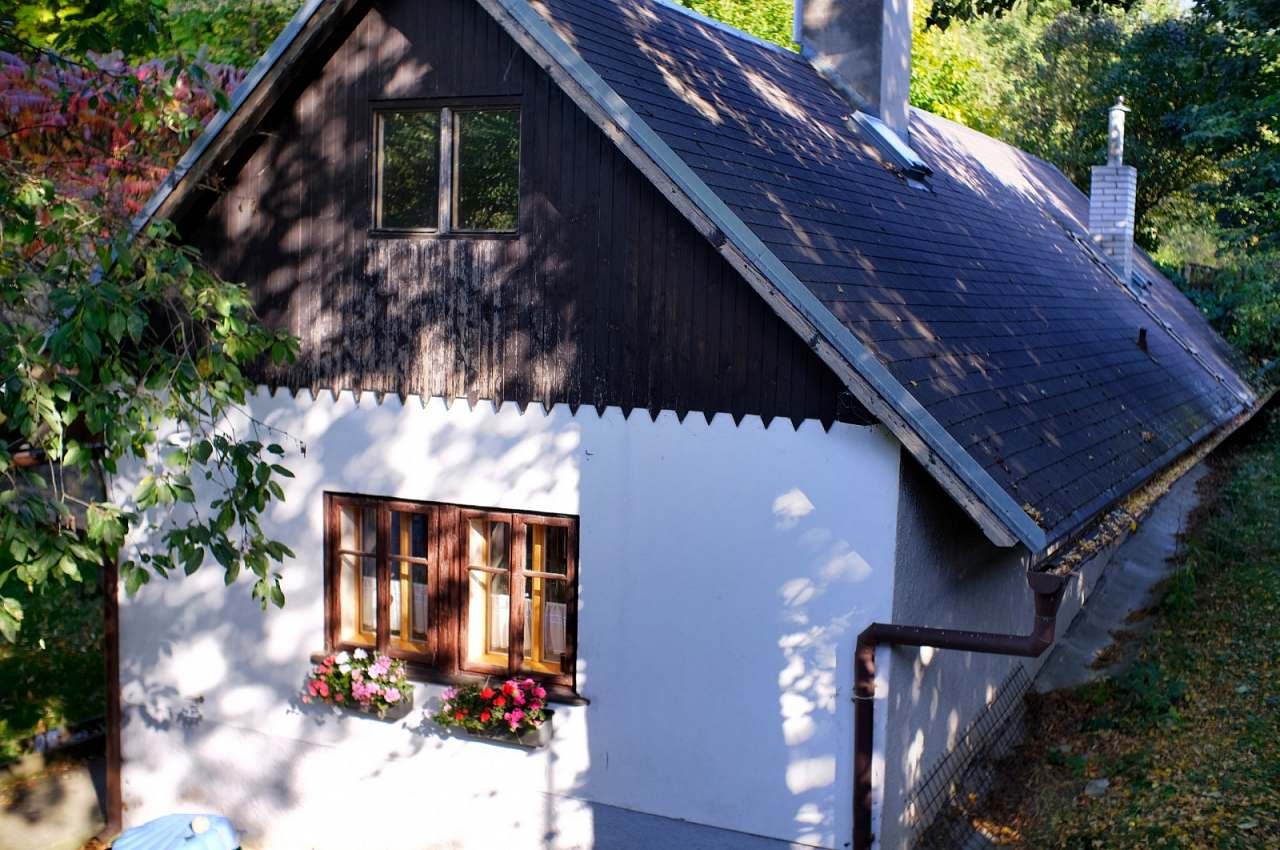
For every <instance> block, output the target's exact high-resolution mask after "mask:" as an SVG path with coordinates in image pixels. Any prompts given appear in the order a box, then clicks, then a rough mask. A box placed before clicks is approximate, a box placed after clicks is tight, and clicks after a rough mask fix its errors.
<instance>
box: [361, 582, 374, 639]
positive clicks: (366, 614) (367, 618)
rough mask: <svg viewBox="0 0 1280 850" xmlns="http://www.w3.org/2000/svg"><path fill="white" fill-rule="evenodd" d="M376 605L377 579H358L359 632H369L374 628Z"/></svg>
mask: <svg viewBox="0 0 1280 850" xmlns="http://www.w3.org/2000/svg"><path fill="white" fill-rule="evenodd" d="M377 604H378V577H377V576H370V575H365V576H361V578H360V631H362V632H371V631H373V630H374V629H375V628H376V624H377V620H376V619H375V618H374V610H375V606H376V605H377Z"/></svg>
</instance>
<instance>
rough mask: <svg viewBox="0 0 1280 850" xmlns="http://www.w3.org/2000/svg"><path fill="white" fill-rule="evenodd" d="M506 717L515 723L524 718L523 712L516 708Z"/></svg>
mask: <svg viewBox="0 0 1280 850" xmlns="http://www.w3.org/2000/svg"><path fill="white" fill-rule="evenodd" d="M507 719H508V720H510V721H513V722H515V723H519V722H520V721H521V720H524V712H523V711H521V710H520V709H518V708H517V709H516V710H515V711H513V712H511V713H510V714H509V715H507Z"/></svg>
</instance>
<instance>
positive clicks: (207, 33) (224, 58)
mask: <svg viewBox="0 0 1280 850" xmlns="http://www.w3.org/2000/svg"><path fill="white" fill-rule="evenodd" d="M301 5H302V2H301V0H234V2H228V0H171V2H170V4H169V11H168V15H167V16H166V20H167V28H168V40H169V41H170V42H171V44H172V48H171V49H170V50H169V52H170V53H171V54H173V53H176V52H181V53H185V54H187V55H200V56H202V57H203V58H205V59H207V60H208V61H210V62H217V63H222V64H227V65H234V66H235V67H237V68H248V67H250V66H252V65H253V64H254V63H255V62H257V61H258V59H259V58H260V57H261V56H262V55H263V54H264V53H266V52H267V48H269V47H270V46H271V42H273V41H274V40H275V38H276V36H277V35H279V34H280V31H281V30H283V29H284V27H285V24H287V23H289V19H290V18H292V17H293V15H294V13H295V12H297V11H298V7H299V6H301Z"/></svg>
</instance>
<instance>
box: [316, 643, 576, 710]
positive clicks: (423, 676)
mask: <svg viewBox="0 0 1280 850" xmlns="http://www.w3.org/2000/svg"><path fill="white" fill-rule="evenodd" d="M342 649H343V647H339V648H337V649H335V650H334V652H340V651H341V650H342ZM328 654H329V653H326V652H313V653H312V654H311V663H312V664H319V663H320V662H321V661H323V660H324V658H325V656H326V655H328ZM404 670H405V674H406V675H407V676H408V677H409V680H410V681H413V682H425V683H427V684H431V685H446V686H448V687H457V686H459V685H479V684H484V683H485V682H487V681H488V682H491V681H493V680H494V679H497V678H506V677H507V675H506V674H505V673H502V674H497V673H495V674H493V675H489V676H486V675H482V674H479V673H445V672H442V671H440V670H436V669H433V668H431V667H427V666H426V665H424V664H415V663H414V662H412V661H405V662H404ZM524 675H528V676H529V677H530V678H532V679H534V680H535V681H537V680H538V677H537V676H536V675H534V674H524ZM541 684H542V686H543V687H544V688H546V690H547V702H551V703H556V704H558V705H590V704H591V700H589V699H587V698H586V697H584V696H582V695H580V694H578V693H575V692H574V691H572V690H570V689H569V688H566V687H565V686H564V685H556V684H552V683H549V682H541Z"/></svg>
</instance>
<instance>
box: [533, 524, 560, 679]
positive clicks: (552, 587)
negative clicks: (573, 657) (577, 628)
mask: <svg viewBox="0 0 1280 850" xmlns="http://www.w3.org/2000/svg"><path fill="white" fill-rule="evenodd" d="M524 563H525V568H526V569H527V570H529V571H531V572H534V573H555V574H557V575H562V576H565V577H566V578H565V579H552V578H544V577H542V576H528V577H527V578H526V579H525V583H524V587H525V632H524V657H525V659H526V660H527V661H528V662H529V666H530V667H532V668H533V669H535V670H541V671H543V672H559V671H560V661H561V658H562V657H563V655H564V652H565V642H566V638H567V635H568V623H569V582H568V581H567V577H568V575H569V530H568V529H567V528H565V527H563V526H555V525H541V524H539V523H529V525H528V533H527V534H526V535H525V561H524Z"/></svg>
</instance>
